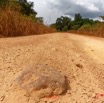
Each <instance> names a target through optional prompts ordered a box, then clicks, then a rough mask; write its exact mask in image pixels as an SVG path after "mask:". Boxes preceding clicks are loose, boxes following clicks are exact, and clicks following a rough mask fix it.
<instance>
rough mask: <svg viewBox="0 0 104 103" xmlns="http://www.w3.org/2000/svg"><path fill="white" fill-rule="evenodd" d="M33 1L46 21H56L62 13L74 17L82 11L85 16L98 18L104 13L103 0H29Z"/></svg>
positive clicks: (39, 14) (35, 7)
mask: <svg viewBox="0 0 104 103" xmlns="http://www.w3.org/2000/svg"><path fill="white" fill-rule="evenodd" d="M28 1H33V2H34V4H35V6H34V9H35V10H36V11H37V12H38V16H42V17H44V18H45V22H48V23H49V22H54V21H55V20H56V18H57V17H59V16H61V15H68V16H69V17H73V16H74V14H75V13H81V15H82V16H83V17H89V18H94V19H95V18H97V17H98V16H100V15H104V14H103V11H104V1H103V0H28Z"/></svg>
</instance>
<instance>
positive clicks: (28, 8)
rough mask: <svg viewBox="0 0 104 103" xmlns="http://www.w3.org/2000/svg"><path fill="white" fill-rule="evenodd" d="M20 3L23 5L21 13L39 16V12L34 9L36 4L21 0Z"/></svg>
mask: <svg viewBox="0 0 104 103" xmlns="http://www.w3.org/2000/svg"><path fill="white" fill-rule="evenodd" d="M19 3H20V5H21V12H22V13H23V14H24V15H28V16H29V15H31V14H32V15H34V16H36V15H37V12H36V11H35V10H34V9H33V6H34V3H33V2H27V0H19Z"/></svg>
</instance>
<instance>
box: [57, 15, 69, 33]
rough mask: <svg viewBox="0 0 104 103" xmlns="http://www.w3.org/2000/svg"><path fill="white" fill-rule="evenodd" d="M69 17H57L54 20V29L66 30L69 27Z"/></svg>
mask: <svg viewBox="0 0 104 103" xmlns="http://www.w3.org/2000/svg"><path fill="white" fill-rule="evenodd" d="M70 21H71V19H70V18H68V17H64V16H61V17H60V18H57V20H56V29H57V30H58V31H67V30H68V29H70V25H69V23H70Z"/></svg>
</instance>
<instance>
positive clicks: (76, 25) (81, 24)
mask: <svg viewBox="0 0 104 103" xmlns="http://www.w3.org/2000/svg"><path fill="white" fill-rule="evenodd" d="M97 22H98V21H93V20H92V19H89V18H82V16H81V15H80V14H75V17H74V20H71V18H68V17H66V16H61V17H60V18H57V20H56V23H55V24H52V25H51V26H54V27H55V28H56V29H57V30H58V31H67V30H78V29H80V28H85V27H86V26H87V27H88V26H89V27H90V26H92V25H95V24H96V23H97Z"/></svg>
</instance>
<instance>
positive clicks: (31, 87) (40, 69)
mask: <svg viewBox="0 0 104 103" xmlns="http://www.w3.org/2000/svg"><path fill="white" fill-rule="evenodd" d="M15 81H16V84H17V85H18V86H19V87H20V88H21V89H24V90H25V91H26V93H27V95H30V96H31V95H38V96H39V97H40V98H42V97H47V96H53V95H61V94H63V93H64V92H65V91H66V90H67V79H66V77H65V76H64V75H62V74H61V73H60V72H59V71H57V70H55V69H53V68H51V67H49V66H47V65H37V66H35V65H31V66H29V67H28V68H27V69H25V70H24V71H23V72H22V73H21V74H20V75H19V76H18V77H17V78H16V80H15Z"/></svg>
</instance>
